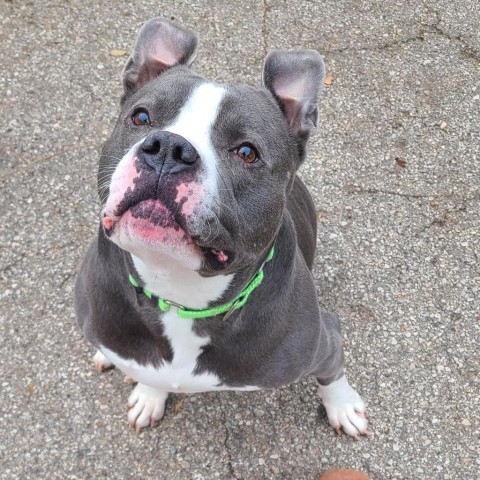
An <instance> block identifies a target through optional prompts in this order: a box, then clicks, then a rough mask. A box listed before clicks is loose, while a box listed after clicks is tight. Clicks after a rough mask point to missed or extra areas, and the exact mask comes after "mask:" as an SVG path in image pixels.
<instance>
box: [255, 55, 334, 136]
mask: <svg viewBox="0 0 480 480" xmlns="http://www.w3.org/2000/svg"><path fill="white" fill-rule="evenodd" d="M324 78H325V65H324V63H323V60H322V57H321V56H320V54H319V53H318V52H317V51H315V50H297V51H282V50H273V51H272V52H270V53H269V54H268V55H267V58H266V59H265V64H264V66H263V85H264V86H265V87H266V88H268V90H270V91H271V92H272V93H273V94H274V96H275V98H276V99H277V101H278V102H279V104H280V107H281V108H282V111H283V113H284V115H285V118H286V120H287V123H288V125H289V126H290V128H291V129H292V130H293V132H294V133H296V135H297V136H298V137H299V138H300V140H302V141H303V142H305V141H306V140H307V139H308V136H309V135H310V133H312V131H313V130H314V129H315V127H316V126H317V116H318V106H317V103H318V97H319V95H320V91H321V89H322V87H323V81H324Z"/></svg>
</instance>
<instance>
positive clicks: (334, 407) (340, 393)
mask: <svg viewBox="0 0 480 480" xmlns="http://www.w3.org/2000/svg"><path fill="white" fill-rule="evenodd" d="M321 316H322V326H323V327H324V331H323V332H322V337H321V338H322V342H321V348H320V349H319V350H320V352H319V353H320V354H319V357H320V358H319V364H318V367H317V370H316V371H315V372H314V375H315V376H316V377H317V381H318V396H319V397H320V398H321V399H322V403H323V406H324V407H325V410H326V411H327V416H328V421H329V423H330V425H331V426H332V427H333V428H334V429H335V430H336V431H337V433H340V429H343V431H344V432H345V433H347V434H348V435H351V436H352V437H354V438H356V439H357V440H359V439H360V435H367V436H368V435H370V432H369V430H368V422H367V419H366V416H365V413H366V408H365V403H364V402H363V400H362V398H361V397H360V395H359V394H358V393H357V392H356V391H355V390H354V389H353V388H352V387H351V386H350V384H349V383H348V380H347V378H346V377H345V374H344V371H343V364H344V359H343V345H342V343H343V342H342V337H341V335H340V324H339V321H338V318H337V316H336V315H333V314H331V313H328V312H325V311H323V312H321Z"/></svg>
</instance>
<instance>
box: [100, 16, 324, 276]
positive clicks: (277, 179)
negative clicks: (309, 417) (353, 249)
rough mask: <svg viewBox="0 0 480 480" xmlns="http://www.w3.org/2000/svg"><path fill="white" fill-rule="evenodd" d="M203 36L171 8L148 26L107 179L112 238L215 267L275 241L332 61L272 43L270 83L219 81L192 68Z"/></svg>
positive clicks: (107, 158) (130, 73)
mask: <svg viewBox="0 0 480 480" xmlns="http://www.w3.org/2000/svg"><path fill="white" fill-rule="evenodd" d="M196 47H197V38H196V36H195V35H194V34H193V33H192V32H190V31H187V30H184V29H182V28H180V27H178V26H176V25H174V24H172V23H170V22H168V21H166V20H164V19H161V18H154V19H152V20H150V21H149V22H147V23H146V24H145V25H144V26H143V27H142V29H141V30H140V32H139V35H138V38H137V41H136V43H135V47H134V50H133V54H132V56H131V57H130V58H129V60H128V61H127V64H126V66H125V69H124V72H123V84H124V95H123V97H122V102H121V107H122V109H121V113H120V116H119V118H118V121H117V124H116V127H115V130H114V132H113V134H112V136H111V138H110V139H109V140H108V142H107V143H106V145H105V147H104V149H103V152H102V155H101V161H100V166H99V173H98V184H99V194H100V198H101V201H102V206H103V208H102V224H103V228H104V231H105V234H106V235H107V236H108V237H109V238H110V240H111V241H113V242H115V243H116V244H117V245H119V246H120V247H121V248H123V249H124V250H127V251H129V252H131V253H133V254H135V255H136V256H138V257H140V258H143V259H144V260H147V261H148V259H152V258H154V257H155V255H159V254H162V255H168V256H169V257H170V258H172V259H173V260H175V261H178V262H179V263H180V264H182V265H184V266H187V267H189V268H192V269H194V270H197V271H199V272H200V273H202V274H204V275H213V274H215V273H220V271H221V272H222V273H227V272H230V271H233V270H235V269H236V268H241V267H242V266H246V265H250V264H251V263H252V262H253V261H254V260H255V259H256V258H258V257H259V256H260V255H261V254H262V253H263V252H264V251H265V250H266V249H267V248H268V246H269V245H270V244H271V243H272V241H273V240H274V237H275V235H276V233H277V231H278V228H279V226H280V222H281V217H282V212H283V210H284V207H285V202H286V195H287V193H288V190H289V188H290V186H291V183H292V181H293V177H294V175H295V172H296V170H297V168H298V167H299V165H300V164H301V162H302V161H303V159H304V156H305V144H306V142H307V139H308V137H309V135H310V133H311V132H312V130H313V129H314V128H315V126H316V120H317V101H318V95H319V91H320V89H321V86H322V84H323V77H324V65H323V61H322V59H321V57H320V55H319V54H318V53H317V52H315V51H313V50H302V51H294V52H287V51H273V52H271V53H270V54H269V55H268V56H267V58H266V60H265V64H264V68H263V87H261V88H252V87H248V86H230V85H228V86H227V85H219V84H216V83H213V82H209V81H207V80H205V79H204V78H203V77H201V76H199V75H198V74H196V73H195V72H193V71H192V70H191V69H190V64H191V63H192V61H193V59H194V57H195V53H196Z"/></svg>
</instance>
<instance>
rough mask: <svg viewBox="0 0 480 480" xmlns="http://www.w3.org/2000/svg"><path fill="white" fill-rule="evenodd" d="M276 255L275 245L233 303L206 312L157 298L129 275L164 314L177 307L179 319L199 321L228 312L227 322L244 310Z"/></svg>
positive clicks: (137, 287)
mask: <svg viewBox="0 0 480 480" xmlns="http://www.w3.org/2000/svg"><path fill="white" fill-rule="evenodd" d="M274 254H275V245H274V246H273V247H272V248H271V249H270V252H268V256H267V258H266V259H265V261H264V262H263V264H262V266H261V267H260V268H259V270H258V271H257V273H256V274H255V275H254V276H253V277H252V279H251V280H250V281H249V282H248V284H247V286H246V287H245V288H244V289H243V290H242V291H241V292H240V294H239V295H237V296H236V297H235V298H234V299H233V300H232V301H230V302H228V303H224V304H223V305H219V306H218V307H212V308H206V309H204V310H192V309H190V308H186V307H184V306H183V305H179V304H178V303H175V302H172V301H170V300H165V299H163V298H160V297H157V296H155V295H153V293H152V292H150V291H149V290H147V289H146V288H144V287H141V286H140V285H139V284H138V282H137V281H136V280H135V279H134V278H133V277H132V275H130V274H129V275H128V279H129V280H130V283H131V284H132V285H133V286H134V287H135V289H136V290H137V292H139V293H143V294H144V295H145V296H146V297H148V298H149V299H151V300H153V301H154V302H155V304H156V306H157V307H158V309H159V310H160V311H162V312H164V313H165V312H168V311H169V310H170V307H176V308H178V312H177V313H178V316H179V317H182V318H194V319H198V318H209V317H215V316H216V315H220V314H221V313H225V312H226V315H225V316H224V317H223V319H224V320H226V319H227V318H228V317H229V316H230V315H231V314H232V312H233V311H234V310H238V309H239V308H242V307H243V306H244V305H245V303H247V300H248V297H249V296H250V294H251V293H252V292H253V291H254V290H255V289H256V288H257V287H258V286H259V285H260V284H261V283H262V281H263V277H264V275H265V274H264V273H263V267H264V266H265V264H266V263H267V262H269V261H270V260H271V259H272V258H273V256H274Z"/></svg>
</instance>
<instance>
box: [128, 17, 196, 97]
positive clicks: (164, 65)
mask: <svg viewBox="0 0 480 480" xmlns="http://www.w3.org/2000/svg"><path fill="white" fill-rule="evenodd" d="M197 43H198V40H197V36H196V35H195V34H194V33H193V32H191V31H189V30H185V29H183V28H181V27H179V26H178V25H175V24H174V23H171V22H169V21H168V20H165V19H164V18H161V17H155V18H152V19H151V20H149V21H148V22H147V23H145V24H144V25H143V26H142V28H141V29H140V31H139V32H138V37H137V40H136V42H135V46H134V47H133V53H132V55H131V57H130V58H129V59H128V61H127V64H126V65H125V68H124V69H123V87H124V94H123V98H122V102H123V100H124V99H125V98H126V97H127V96H128V95H130V94H131V93H133V92H134V91H136V90H138V89H139V88H141V87H143V86H144V85H145V84H147V83H148V82H150V81H151V80H153V79H154V78H156V77H158V76H159V75H160V74H161V73H162V72H163V71H165V70H167V69H168V68H170V67H173V66H174V65H178V64H183V65H190V64H191V63H192V62H193V60H194V59H195V54H196V50H197Z"/></svg>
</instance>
